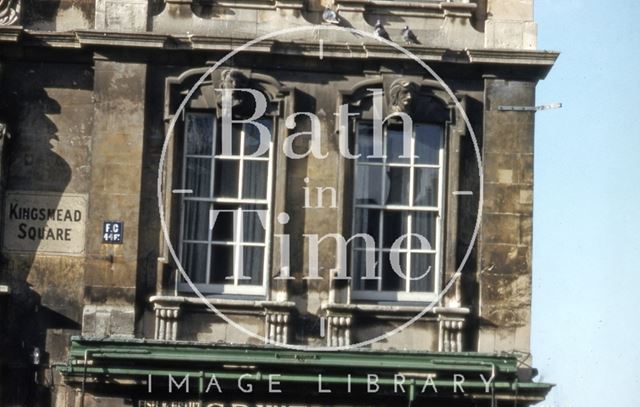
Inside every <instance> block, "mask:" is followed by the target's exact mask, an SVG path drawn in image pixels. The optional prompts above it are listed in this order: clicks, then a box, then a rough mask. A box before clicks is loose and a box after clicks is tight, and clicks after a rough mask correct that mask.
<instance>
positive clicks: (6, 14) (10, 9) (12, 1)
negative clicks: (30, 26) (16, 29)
mask: <svg viewBox="0 0 640 407" xmlns="http://www.w3.org/2000/svg"><path fill="white" fill-rule="evenodd" d="M20 2H21V0H0V25H12V24H15V23H16V22H17V21H18V19H19V18H20V6H21V4H20Z"/></svg>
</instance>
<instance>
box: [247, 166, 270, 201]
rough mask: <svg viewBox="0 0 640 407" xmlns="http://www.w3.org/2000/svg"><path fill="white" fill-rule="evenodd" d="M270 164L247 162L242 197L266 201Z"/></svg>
mask: <svg viewBox="0 0 640 407" xmlns="http://www.w3.org/2000/svg"><path fill="white" fill-rule="evenodd" d="M268 172H269V163H268V162H266V161H245V162H244V173H243V175H242V178H243V181H242V190H243V191H242V197H243V198H248V199H265V198H266V197H267V178H268V175H269V174H268Z"/></svg>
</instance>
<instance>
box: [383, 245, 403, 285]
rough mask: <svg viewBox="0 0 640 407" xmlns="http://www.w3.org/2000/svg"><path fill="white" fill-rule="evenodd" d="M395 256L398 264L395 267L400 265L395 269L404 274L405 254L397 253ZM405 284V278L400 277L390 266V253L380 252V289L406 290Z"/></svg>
mask: <svg viewBox="0 0 640 407" xmlns="http://www.w3.org/2000/svg"><path fill="white" fill-rule="evenodd" d="M397 256H398V264H397V265H396V267H398V266H399V267H400V269H399V270H397V271H398V272H400V273H402V274H403V275H404V274H405V273H406V258H407V255H406V253H397ZM405 284H406V283H405V279H404V278H402V277H400V275H398V274H397V273H396V271H394V269H393V267H392V264H391V253H390V252H384V253H382V291H406V289H405Z"/></svg>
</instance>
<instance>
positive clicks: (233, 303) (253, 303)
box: [149, 295, 295, 310]
mask: <svg viewBox="0 0 640 407" xmlns="http://www.w3.org/2000/svg"><path fill="white" fill-rule="evenodd" d="M207 300H208V301H209V302H210V303H211V305H213V306H215V307H220V308H245V309H270V310H276V309H281V310H289V309H293V308H294V307H295V303H294V302H292V301H269V300H244V299H231V298H220V297H217V298H207ZM149 302H150V303H152V304H162V305H165V306H170V305H183V304H184V305H195V306H203V307H206V306H207V304H206V302H205V301H203V300H202V299H201V298H199V297H188V296H180V295H175V296H174V295H154V296H151V297H150V298H149Z"/></svg>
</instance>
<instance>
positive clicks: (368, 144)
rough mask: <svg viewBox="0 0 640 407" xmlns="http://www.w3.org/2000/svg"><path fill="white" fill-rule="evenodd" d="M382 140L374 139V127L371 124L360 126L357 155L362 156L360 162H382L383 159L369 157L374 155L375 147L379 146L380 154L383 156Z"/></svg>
mask: <svg viewBox="0 0 640 407" xmlns="http://www.w3.org/2000/svg"><path fill="white" fill-rule="evenodd" d="M381 139H382V138H381V137H380V138H378V139H374V138H373V125H372V123H370V122H361V123H359V124H358V147H357V151H356V154H360V157H358V161H369V162H381V161H382V157H376V158H374V157H369V156H372V155H373V154H374V145H378V151H379V152H380V153H379V154H382V140H381Z"/></svg>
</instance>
